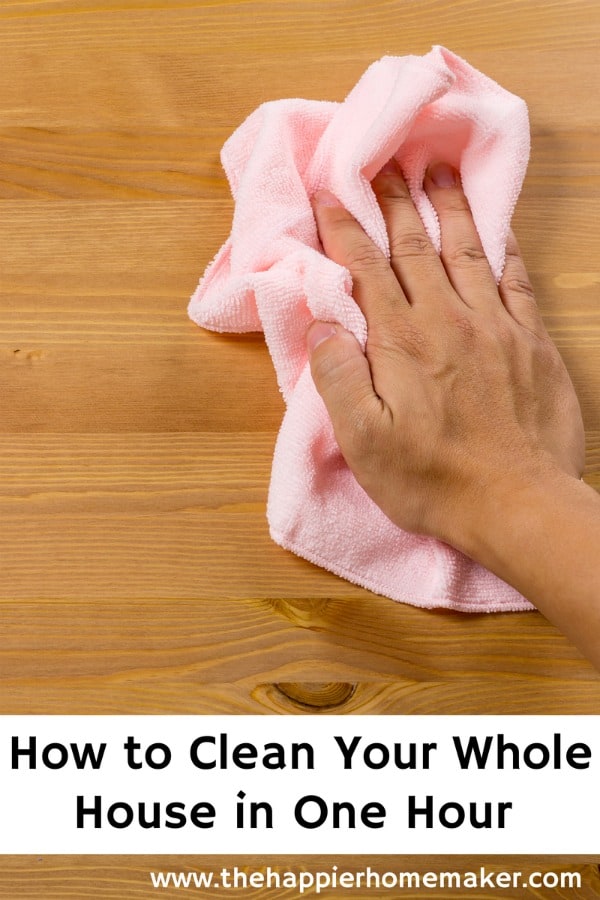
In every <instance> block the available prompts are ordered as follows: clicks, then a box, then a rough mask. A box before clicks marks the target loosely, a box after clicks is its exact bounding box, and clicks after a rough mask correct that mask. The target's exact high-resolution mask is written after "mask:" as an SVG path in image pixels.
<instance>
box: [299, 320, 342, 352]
mask: <svg viewBox="0 0 600 900" xmlns="http://www.w3.org/2000/svg"><path fill="white" fill-rule="evenodd" d="M336 333H337V330H336V327H335V325H333V324H332V323H331V322H318V321H315V322H313V323H312V325H311V326H310V328H309V329H308V331H307V333H306V344H307V346H308V352H309V354H312V353H314V351H315V350H316V349H317V347H318V346H319V344H322V343H323V341H326V340H328V338H330V337H333V335H334V334H336Z"/></svg>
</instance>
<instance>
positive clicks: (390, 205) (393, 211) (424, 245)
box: [372, 157, 448, 305]
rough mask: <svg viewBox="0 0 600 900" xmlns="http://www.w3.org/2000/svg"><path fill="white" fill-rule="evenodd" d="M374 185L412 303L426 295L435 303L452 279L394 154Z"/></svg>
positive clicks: (395, 262)
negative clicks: (432, 240) (430, 237)
mask: <svg viewBox="0 0 600 900" xmlns="http://www.w3.org/2000/svg"><path fill="white" fill-rule="evenodd" d="M372 187H373V190H374V192H375V194H376V196H377V202H378V203H379V206H380V207H381V211H382V213H383V217H384V219H385V223H386V227H387V232H388V236H389V241H390V251H391V258H390V263H391V267H392V270H393V272H394V274H395V275H396V278H397V279H398V281H399V282H400V284H401V285H402V288H403V290H404V293H405V294H406V297H407V299H408V301H409V303H410V304H411V305H414V303H415V302H418V300H420V299H423V298H424V297H427V298H428V299H429V302H433V301H434V300H435V299H437V298H439V297H440V295H441V294H443V293H444V290H445V289H446V292H447V287H448V279H447V277H446V273H445V272H444V267H443V266H442V263H441V261H440V258H439V256H438V255H437V253H436V251H435V248H434V246H433V244H432V243H431V241H430V240H429V236H428V234H427V232H426V231H425V228H424V226H423V223H422V221H421V217H420V216H419V214H418V212H417V210H416V207H415V205H414V203H413V201H412V198H411V196H410V192H409V190H408V187H407V185H406V182H405V181H404V178H403V177H402V173H401V171H400V168H399V166H398V164H397V163H396V161H395V159H394V158H393V157H392V159H391V160H390V161H389V162H388V163H387V164H386V165H385V166H384V167H383V169H382V170H381V171H380V172H379V174H378V175H377V176H376V177H375V178H374V179H373V182H372Z"/></svg>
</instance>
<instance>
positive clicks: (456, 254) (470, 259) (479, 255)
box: [445, 243, 489, 268]
mask: <svg viewBox="0 0 600 900" xmlns="http://www.w3.org/2000/svg"><path fill="white" fill-rule="evenodd" d="M445 256H446V259H447V260H448V262H449V263H450V264H451V265H453V266H455V267H457V268H460V267H467V266H482V265H484V264H485V265H486V266H487V267H488V268H489V263H488V261H487V257H486V255H485V253H484V252H483V250H482V249H481V247H476V246H475V245H474V244H466V243H465V244H457V245H456V246H455V247H452V248H451V249H450V250H448V251H447V252H446V254H445Z"/></svg>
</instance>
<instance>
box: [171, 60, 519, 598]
mask: <svg viewBox="0 0 600 900" xmlns="http://www.w3.org/2000/svg"><path fill="white" fill-rule="evenodd" d="M392 156H394V157H395V158H396V160H397V162H398V163H399V165H400V168H401V169H402V172H403V174H404V177H405V179H406V182H407V185H408V187H409V190H410V193H411V196H412V199H413V201H414V203H415V206H416V208H417V210H418V212H419V215H420V216H421V219H422V221H423V224H424V226H425V229H426V231H427V233H428V235H429V237H430V239H431V241H432V242H433V244H434V246H435V247H436V249H437V251H438V252H439V251H440V247H441V238H440V228H439V223H438V220H437V217H436V214H435V211H434V209H433V207H432V206H431V204H430V202H429V200H428V198H427V196H426V194H425V193H424V191H423V187H422V185H423V178H424V174H425V171H426V169H427V166H428V165H429V164H430V163H431V162H435V161H443V162H447V163H450V164H451V165H453V166H454V167H455V168H456V169H458V170H459V171H460V173H461V178H462V184H463V188H464V190H465V193H466V195H467V198H468V200H469V203H470V206H471V210H472V213H473V218H474V221H475V224H476V226H477V230H478V232H479V235H480V238H481V241H482V244H483V247H484V250H485V253H486V256H487V258H488V261H489V264H490V267H491V269H492V272H493V273H494V276H495V278H496V280H497V281H498V280H499V279H500V276H501V274H502V269H503V266H504V258H505V247H506V239H507V234H508V229H509V225H510V219H511V216H512V213H513V210H514V206H515V203H516V201H517V197H518V195H519V191H520V189H521V185H522V181H523V177H524V174H525V169H526V166H527V161H528V157H529V124H528V116H527V108H526V105H525V103H524V102H523V100H521V99H520V98H519V97H516V96H515V95H514V94H511V93H509V92H508V91H506V90H504V89H503V88H502V87H500V85H498V84H497V83H496V82H494V81H492V80H491V79H490V78H488V77H486V76H485V75H483V74H482V73H481V72H478V71H477V70H476V69H474V68H473V67H472V66H470V65H469V64H468V63H467V62H465V61H464V60H463V59H461V58H460V57H458V56H456V55H455V54H454V53H452V52H450V51H449V50H447V49H445V48H444V47H441V46H435V47H433V48H432V50H431V51H430V52H429V53H427V54H426V55H424V56H422V57H418V56H403V57H394V56H385V57H383V58H382V59H380V60H378V61H377V62H375V63H373V64H372V65H371V66H370V67H369V68H368V69H367V71H366V72H365V73H364V74H363V76H362V77H361V79H360V80H359V81H358V83H357V84H356V86H355V87H354V88H353V90H352V91H351V92H350V93H349V95H348V96H347V97H346V99H345V101H344V102H342V103H334V102H323V101H312V100H301V99H289V100H276V101H272V102H267V103H263V104H262V105H261V106H259V107H258V109H256V110H255V111H254V112H253V113H252V114H251V115H249V116H248V118H247V119H246V120H245V121H244V122H243V123H242V124H241V125H240V126H239V127H238V128H237V130H236V131H235V132H234V133H233V134H232V135H231V137H230V138H229V139H228V140H227V141H226V143H225V144H224V146H223V148H222V151H221V161H222V164H223V168H224V169H225V172H226V174H227V178H228V180H229V185H230V188H231V192H232V194H233V197H234V200H235V210H234V215H233V224H232V228H231V234H230V236H229V238H228V239H227V241H226V242H225V244H224V245H223V246H222V247H221V249H220V250H219V252H218V253H217V255H216V256H215V258H214V259H213V261H212V262H211V263H210V265H209V266H208V267H207V269H206V271H205V273H204V276H203V277H202V279H201V281H200V283H199V285H198V287H197V289H196V291H195V293H194V294H193V296H192V298H191V301H190V304H189V309H188V312H189V315H190V317H191V318H192V319H193V320H194V321H195V322H196V323H197V324H198V325H201V326H202V327H204V328H208V329H211V330H213V331H219V332H249V331H263V332H264V336H265V340H266V343H267V346H268V348H269V352H270V354H271V358H272V361H273V364H274V367H275V370H276V373H277V379H278V384H279V387H280V389H281V392H282V394H283V397H284V400H285V404H286V411H285V415H284V418H283V422H282V425H281V429H280V431H279V435H278V438H277V443H276V447H275V453H274V457H273V466H272V472H271V483H270V488H269V497H268V504H267V517H268V521H269V527H270V532H271V536H272V538H273V540H275V541H276V542H277V543H278V544H280V545H281V546H282V547H285V548H286V549H288V550H291V551H293V552H294V553H296V554H297V555H299V556H301V557H304V558H305V559H307V560H310V561H311V562H313V563H315V564H317V565H319V566H322V567H324V568H326V569H329V570H330V571H332V572H335V573H336V574H337V575H339V576H342V577H343V578H346V579H348V580H349V581H352V582H354V583H356V584H358V585H362V586H363V587H366V588H368V589H370V590H371V591H374V592H375V593H377V594H383V595H385V596H387V597H390V598H392V599H393V600H399V601H403V602H406V603H410V604H414V605H416V606H423V607H445V608H450V609H455V610H462V611H470V612H492V611H501V610H518V609H529V608H531V605H530V604H529V603H528V601H527V600H525V599H524V598H523V597H521V596H520V594H518V593H517V592H516V591H515V590H514V589H513V588H511V587H510V586H508V585H507V584H505V583H504V582H503V581H501V580H500V579H498V578H497V577H496V576H495V575H493V574H492V573H490V572H488V571H487V570H485V569H484V568H482V567H481V566H479V565H478V564H476V563H475V562H474V561H472V560H470V559H469V558H467V557H466V556H464V555H463V554H461V553H460V552H458V551H457V550H455V549H453V548H452V547H450V546H448V545H447V544H445V543H442V542H440V541H437V540H435V539H433V538H428V537H424V536H421V535H415V534H410V533H408V532H406V531H403V530H402V529H400V528H398V527H397V526H396V525H394V524H393V523H392V522H391V521H390V520H389V519H388V518H387V517H386V516H385V515H384V514H383V512H382V511H381V510H380V509H379V508H378V507H377V506H376V505H375V504H374V503H373V501H372V500H371V499H370V498H369V497H368V496H367V495H366V494H365V493H364V491H363V490H362V488H361V487H360V486H359V485H358V483H357V481H356V480H355V478H354V476H353V475H352V473H351V472H350V470H349V469H348V467H347V465H346V463H345V461H344V459H343V457H342V455H341V453H340V450H339V447H338V445H337V443H336V440H335V437H334V434H333V429H332V426H331V422H330V420H329V417H328V414H327V411H326V409H325V406H324V404H323V402H322V400H321V398H320V397H319V395H318V393H317V391H316V389H315V386H314V383H313V381H312V378H311V374H310V368H309V365H308V360H307V353H306V344H305V334H306V329H307V328H308V326H309V324H310V322H311V321H313V320H314V319H321V320H326V321H336V322H339V323H340V324H341V325H342V326H343V327H344V328H346V329H348V330H349V331H351V332H353V334H354V335H355V336H356V338H357V339H358V341H359V343H360V344H361V346H362V347H363V349H364V347H365V343H366V337H367V329H366V322H365V319H364V317H363V315H362V313H361V311H360V309H359V308H358V306H357V304H356V303H355V301H354V300H353V298H352V282H351V278H350V274H349V272H348V270H347V269H345V268H343V267H342V266H340V265H338V264H337V263H334V262H333V261H332V260H330V259H328V258H327V257H326V256H325V255H324V254H323V252H322V248H321V245H320V242H319V238H318V234H317V229H316V224H315V220H314V216H313V212H312V208H311V205H310V198H311V196H312V195H313V194H314V193H315V192H316V191H317V190H320V189H323V188H325V189H328V190H330V191H332V192H333V193H334V194H335V196H336V197H338V199H339V200H340V202H341V203H342V204H343V205H344V206H345V207H346V209H348V210H349V211H350V212H351V213H352V215H353V216H354V217H355V218H356V219H357V220H358V222H359V223H360V224H361V226H362V227H363V229H364V230H365V232H366V233H367V234H368V235H369V237H370V238H371V240H372V241H374V243H375V244H376V245H377V246H378V247H379V248H380V250H381V251H382V252H383V253H385V254H386V256H387V257H388V259H389V256H390V249H389V241H388V235H387V232H386V226H385V222H384V219H383V216H382V213H381V210H380V207H379V205H378V203H377V199H376V197H375V194H374V192H373V190H372V188H371V181H372V180H373V178H374V177H375V175H376V174H377V172H378V171H379V170H380V169H381V168H382V166H383V165H384V164H385V163H386V162H387V161H388V160H389V159H390V158H391V157H392ZM498 512H499V514H501V511H500V510H499V511H498Z"/></svg>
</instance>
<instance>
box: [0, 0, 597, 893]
mask: <svg viewBox="0 0 600 900" xmlns="http://www.w3.org/2000/svg"><path fill="white" fill-rule="evenodd" d="M599 35H600V7H599V6H598V3H597V2H596V0H566V2H565V0H561V2H558V0H551V2H548V0H486V2H484V3H482V2H479V0H452V2H451V0H420V2H419V0H404V2H402V3H399V2H397V0H378V2H369V3H367V2H364V0H331V2H328V3H314V2H312V0H279V2H273V0H264V2H253V0H238V2H234V0H212V2H201V0H170V2H167V0H16V2H11V0H7V2H4V3H2V5H1V6H0V52H1V54H2V71H1V73H0V205H1V211H2V215H1V216H0V378H1V384H2V390H1V391H0V521H1V522H2V529H1V531H0V576H1V578H0V638H1V644H0V713H3V714H8V713H13V714H14V713H27V712H30V713H56V714H59V713H62V714H65V713H73V714H75V713H80V714H85V713H101V714H102V713H120V714H130V715H131V714H136V713H189V714H210V713H236V714H247V713H255V714H265V715H282V714H283V715H288V714H294V715H306V714H315V713H318V714H322V715H330V714H332V713H340V714H349V713H354V714H373V713H374V714H380V715H410V714H427V715H439V714H459V713H473V714H478V713H484V712H485V713H497V714H510V713H514V714H543V713H547V714H552V713H571V714H576V713H579V714H595V713H597V712H598V710H599V709H600V678H599V677H598V675H597V674H595V673H594V672H593V671H592V669H591V667H590V666H589V664H588V663H587V662H585V661H584V660H583V659H582V658H581V657H580V655H579V654H578V653H577V652H576V651H575V650H574V649H573V648H572V647H571V646H570V645H569V643H568V642H567V641H566V640H565V639H564V638H563V637H562V636H561V635H559V634H558V633H557V631H556V629H554V628H553V627H552V626H550V625H549V624H548V623H547V622H545V621H544V620H543V618H542V617H541V616H540V615H538V614H537V613H523V614H510V615H491V616H486V615H479V616H466V615H458V614H449V613H444V612H433V613H432V612H426V611H423V610H418V609H415V608H413V607H408V606H404V605H402V604H396V603H392V602H391V601H388V600H386V599H384V598H381V597H377V596H375V595H373V594H371V593H369V592H368V591H365V590H362V589H360V588H357V587H355V586H353V585H351V584H348V583H347V582H343V581H341V580H340V579H338V578H336V577H335V576H333V575H331V574H330V573H327V572H325V571H323V570H321V569H318V568H317V567H315V566H312V565H310V564H309V563H307V562H305V561H303V560H301V559H298V558H297V557H294V556H293V555H291V554H289V553H287V552H285V551H284V550H282V549H281V548H279V547H276V546H275V545H274V544H273V543H272V542H271V540H270V538H269V535H268V529H267V525H266V521H265V502H266V496H267V490H268V481H269V469H270V461H271V457H272V452H273V446H274V442H275V437H276V434H277V430H278V427H279V423H280V421H281V417H282V414H283V403H282V399H281V396H280V394H279V392H278V389H277V384H276V379H275V376H274V373H273V369H272V366H271V363H270V360H269V356H268V353H267V351H266V348H265V345H264V341H263V340H262V337H261V335H244V336H240V335H237V336H234V335H225V336H218V335H213V334H208V333H207V332H203V331H202V330H200V329H198V328H196V326H194V325H193V324H192V323H191V322H190V321H189V320H188V319H187V317H186V305H187V301H188V298H189V296H190V294H191V293H192V291H193V290H194V288H195V286H196V284H197V281H198V278H199V277H200V275H201V273H202V271H203V269H204V267H205V266H206V264H207V263H208V262H209V261H210V260H211V259H212V257H213V256H214V254H215V252H216V251H217V249H218V248H219V246H220V244H221V243H222V242H223V241H224V240H225V238H226V236H227V234H228V232H229V227H230V223H231V215H232V210H233V205H232V202H231V198H230V194H229V190H228V187H227V182H226V179H225V177H224V174H223V171H222V169H221V166H220V161H219V151H220V147H221V146H222V144H223V142H224V141H225V139H226V138H227V137H228V136H229V135H230V134H231V133H232V131H233V130H234V129H235V128H236V127H237V125H239V124H240V122H241V121H242V120H243V119H244V117H245V116H246V115H248V114H249V113H250V112H251V111H252V110H253V109H254V108H255V107H256V106H257V105H258V104H260V103H262V102H265V101H267V100H273V99H277V98H280V97H294V96H298V97H306V98H312V99H324V100H340V99H342V98H343V97H344V96H345V95H346V93H347V92H348V91H349V90H350V89H351V87H352V86H353V85H354V84H355V82H356V80H357V78H358V77H359V76H360V74H361V73H362V72H363V71H364V69H365V68H366V66H367V65H368V64H369V63H370V62H372V61H373V60H374V59H376V58H378V57H380V56H382V55H384V54H386V53H391V54H398V55H402V54H405V53H417V54H418V53H424V52H426V51H427V50H429V48H430V47H431V45H432V44H434V43H442V44H445V45H446V46H448V47H450V48H451V49H453V50H454V51H455V52H457V53H459V54H460V55H462V56H464V57H466V58H467V59H468V60H469V61H470V62H471V63H472V64H473V65H475V66H477V67H478V68H480V69H481V70H483V71H485V72H487V73H488V74H489V75H491V76H492V77H494V78H495V79H497V80H498V81H499V82H500V83H501V84H503V85H504V86H505V87H507V88H508V89H509V90H512V91H514V92H515V93H517V94H519V95H521V96H523V97H525V98H526V100H527V102H528V105H529V111H530V118H531V131H532V155H531V161H530V166H529V170H528V176H527V180H526V183H525V186H524V189H523V193H522V197H521V200H520V203H519V207H518V209H517V213H516V215H515V221H514V228H515V231H516V233H517V235H518V237H519V240H520V243H521V246H522V249H523V253H524V256H525V259H526V261H527V264H528V268H529V270H530V274H531V277H532V280H533V283H534V286H535V288H536V293H537V296H538V302H539V305H540V308H541V311H542V314H543V316H544V319H545V321H546V324H547V326H548V329H549V331H550V334H551V336H552V337H553V339H554V340H555V342H556V343H557V346H558V348H559V350H560V352H561V354H562V355H563V358H564V359H565V362H566V364H567V366H568V368H569V371H570V372H571V375H572V378H573V380H574V383H575V386H576V388H577V391H578V394H579V397H580V400H581V404H582V409H583V415H584V421H585V425H586V432H587V439H588V453H587V466H586V472H585V477H586V480H587V481H588V483H590V484H591V485H592V486H594V487H595V488H596V489H599V490H600V404H599V401H598V397H600V352H599V350H600V319H599V313H598V309H599V303H598V301H599V284H600V272H599V268H598V261H597V249H598V245H599V241H598V234H599V230H600V229H599V219H600V214H599V212H598V210H599V209H600V202H599V201H600V190H599V187H600V138H599V134H600V131H599V127H598V126H599V125H600V107H599V105H598V102H597V96H598V85H599V80H600V79H599V75H600V70H599V62H598V50H597V48H598V37H599ZM465 849H466V850H467V849H468V848H465ZM0 852H1V847H0ZM231 862H232V860H231V859H225V858H220V857H213V858H209V859H206V858H201V857H198V858H189V857H187V858H186V857H172V858H168V857H158V858H157V857H154V858H148V857H106V858H100V857H48V858H37V857H6V856H5V857H0V896H1V897H7V898H9V897H10V898H12V897H23V898H25V897H31V898H33V897H36V898H37V897H40V896H44V897H47V898H49V900H59V898H60V900H63V898H66V897H72V898H81V900H86V898H89V897H92V896H94V897H97V898H109V897H120V898H129V897H132V898H133V897H141V896H146V895H148V896H150V894H153V893H154V891H152V889H151V887H150V886H149V879H148V871H149V870H151V869H154V870H156V869H159V868H162V869H172V870H176V871H178V870H180V869H186V868H192V869H200V868H202V869H206V870H210V869H214V870H218V869H219V868H220V867H221V866H223V865H228V864H231ZM236 862H237V864H238V865H240V866H246V867H256V868H257V869H261V867H262V869H264V866H265V865H267V864H271V865H273V866H278V867H279V868H285V867H296V866H299V865H301V866H302V867H303V868H309V869H310V870H311V871H318V869H319V867H325V868H328V867H330V866H331V865H332V864H334V863H335V862H337V861H336V860H332V859H331V858H330V857H322V858H311V859H309V860H302V861H299V860H298V859H296V858H295V857H293V856H292V857H289V858H286V859H283V858H281V857H277V858H275V857H274V858H272V860H271V861H270V862H269V860H268V858H266V859H265V858H264V857H261V858H260V859H255V858H250V857H241V858H239V859H237V860H236ZM347 862H348V864H349V867H350V868H357V867H360V866H361V865H362V866H364V865H367V864H370V865H371V866H373V867H375V868H379V869H380V870H381V871H386V870H388V869H396V868H409V869H415V870H419V871H426V870H440V869H441V868H449V867H453V866H448V858H441V857H440V858H432V859H427V860H423V859H422V858H413V859H412V860H411V859H406V858H402V857H380V858H376V859H374V860H373V859H369V860H367V859H366V858H364V859H363V858H357V859H355V860H347ZM454 863H456V866H457V868H459V869H460V868H461V867H462V868H463V869H465V870H466V869H469V868H470V867H473V866H474V865H477V866H478V865H479V864H485V863H487V864H489V866H491V867H493V866H495V867H496V868H502V869H509V870H510V869H513V870H514V869H519V870H522V871H524V872H527V871H534V870H539V869H541V870H554V871H559V870H560V869H561V867H562V868H563V869H577V870H579V871H581V873H582V877H583V886H582V887H581V888H580V889H579V890H578V891H571V892H569V893H568V896H569V897H574V898H575V897H577V898H592V897H597V896H598V895H600V881H599V875H598V869H597V866H596V865H595V861H594V860H591V859H586V858H582V857H579V858H572V859H558V858H556V857H554V858H540V859H527V860H524V859H523V858H522V857H518V858H516V857H514V858H508V857H507V858H506V859H503V860H498V859H494V858H490V859H489V860H482V859H480V858H472V857H471V858H469V857H466V856H465V857H464V858H459V859H458V860H457V859H454V860H453V865H454ZM346 893H347V892H344V896H345V895H346ZM434 893H435V895H436V896H447V897H450V896H455V895H456V894H455V893H453V892H447V891H436V892H434ZM174 894H175V891H171V890H169V891H166V892H163V895H165V896H171V895H174ZM234 894H236V895H238V894H239V892H234ZM387 894H388V895H389V892H387ZM204 895H205V896H213V895H218V891H217V892H213V893H206V894H204ZM259 895H260V896H263V895H266V894H265V892H263V891H261V892H259ZM268 895H269V896H273V897H274V896H284V895H285V896H290V894H289V892H287V893H286V892H284V891H270V892H268ZM338 895H339V896H341V894H339V892H330V893H329V896H330V897H336V896H338ZM371 895H372V896H383V892H378V891H375V892H370V896H371ZM484 895H485V896H489V892H487V891H483V892H481V894H477V895H476V894H473V897H475V896H477V897H479V896H484ZM403 896H406V897H412V896H415V897H416V894H413V893H412V892H404V893H403ZM470 896H471V894H470ZM527 896H528V897H535V898H538V897H539V898H542V897H550V896H552V897H554V898H559V897H563V896H564V897H565V898H566V897H567V894H566V893H565V892H561V891H558V890H555V891H548V890H546V891H544V890H538V891H537V892H536V891H529V892H528V893H527Z"/></svg>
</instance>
